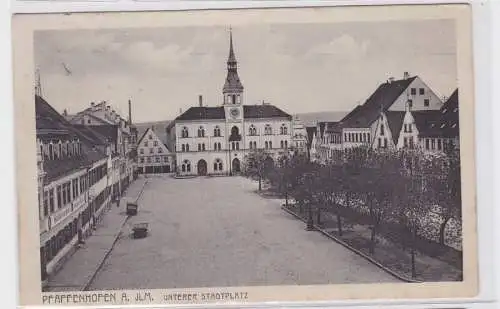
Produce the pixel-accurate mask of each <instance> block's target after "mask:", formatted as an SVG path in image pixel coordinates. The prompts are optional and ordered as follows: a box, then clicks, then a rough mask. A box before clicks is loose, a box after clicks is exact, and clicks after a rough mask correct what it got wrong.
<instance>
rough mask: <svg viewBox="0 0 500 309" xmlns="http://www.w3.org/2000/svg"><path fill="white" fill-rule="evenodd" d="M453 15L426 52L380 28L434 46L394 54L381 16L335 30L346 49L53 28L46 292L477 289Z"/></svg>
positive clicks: (246, 36) (205, 31) (285, 29)
mask: <svg viewBox="0 0 500 309" xmlns="http://www.w3.org/2000/svg"><path fill="white" fill-rule="evenodd" d="M434 23H435V25H438V26H440V27H442V29H443V31H442V33H436V34H435V35H436V37H437V38H436V40H438V39H439V40H440V42H442V43H441V45H438V46H436V44H434V40H428V39H427V38H426V37H424V36H419V37H418V38H417V39H416V40H418V42H411V40H409V38H408V35H406V34H404V33H403V34H402V32H401V31H402V30H401V29H407V30H406V31H408V33H413V32H412V31H414V32H415V34H419V33H420V32H419V31H420V30H419V29H418V28H415V27H413V24H412V23H401V24H400V25H399V26H401V27H400V28H398V27H392V26H390V25H385V24H381V25H376V26H373V25H372V26H373V27H378V28H377V29H379V30H384V31H392V32H393V33H394V36H395V37H398V38H399V39H398V40H395V42H392V41H391V44H395V45H394V46H399V47H400V48H406V47H407V46H409V45H411V44H415V46H413V45H411V46H409V47H407V48H409V51H408V52H407V53H401V54H397V53H394V54H391V55H389V56H387V58H384V57H386V53H387V50H386V43H387V42H386V43H383V42H382V41H383V40H384V39H382V38H376V37H377V36H376V35H375V34H374V32H373V31H374V30H371V29H370V27H367V26H366V25H357V26H356V27H352V29H354V30H352V31H351V30H349V29H350V28H348V27H347V26H345V25H340V26H329V27H330V28H328V29H330V30H331V33H336V35H333V37H335V38H334V40H331V41H329V43H328V40H329V39H330V35H329V34H328V33H329V32H328V31H326V30H321V29H323V28H321V26H318V25H310V26H307V27H301V28H300V30H298V29H299V28H297V27H296V26H282V27H276V28H273V27H270V28H269V29H271V30H269V29H268V28H266V27H254V28H252V26H238V27H233V26H232V25H228V26H227V27H215V28H210V27H205V28H204V27H198V28H196V27H193V28H189V27H186V28H179V29H177V30H176V31H178V32H175V31H170V32H169V31H165V30H164V29H154V30H148V29H135V30H126V31H125V30H106V31H101V32H99V31H95V32H94V31H90V30H88V31H87V30H80V32H78V33H79V34H78V35H75V34H74V33H72V32H71V31H69V32H57V31H54V32H50V31H48V32H45V33H39V34H37V36H36V37H35V42H36V44H35V46H40V47H39V49H36V50H37V52H38V53H37V57H38V58H37V57H35V59H36V60H38V61H37V65H36V68H35V81H34V89H35V95H34V104H35V111H36V145H37V163H38V202H39V204H38V211H39V230H40V247H39V249H40V252H39V253H40V276H41V277H40V278H41V285H42V289H43V290H44V291H48V292H60V291H101V290H127V289H159V288H184V289H185V288H195V287H238V286H280V285H286V286H289V285H322V284H347V283H366V284H368V283H396V282H397V283H422V282H442V281H462V280H463V266H462V263H463V258H462V250H463V244H462V200H461V192H462V191H461V161H460V158H461V156H460V149H461V148H460V125H459V105H460V104H461V102H460V101H459V92H460V89H459V88H458V85H457V84H456V83H455V81H456V78H455V76H454V74H455V67H454V65H453V64H454V61H455V60H454V57H455V50H454V46H453V44H452V43H450V42H449V41H453V40H447V39H446V35H445V34H444V33H445V32H446V31H448V30H446V29H453V27H452V26H453V24H452V23H447V22H446V21H435V22H434ZM422 25H424V24H422ZM425 25H426V26H425V27H430V26H427V24H425ZM308 27H309V28H308ZM423 27H424V26H423ZM320 30H321V31H320ZM330 30H329V31H330ZM297 31H299V32H300V31H303V32H300V33H303V35H304V37H307V38H308V40H311V42H310V43H311V47H310V48H308V49H306V48H305V47H304V45H301V44H300V42H299V41H297V38H296V36H295V33H296V32H297ZM350 31H351V32H350ZM75 33H76V32H75ZM176 33H177V34H176ZM307 33H309V34H311V35H310V36H308V35H306V34H307ZM377 33H378V32H377ZM450 33H452V31H451V30H450ZM312 34H315V35H312ZM93 35H95V36H96V37H97V38H99V39H96V40H95V41H92V40H93V39H91V36H93ZM262 36H269V37H268V38H267V39H266V40H264V39H262ZM278 38H279V39H278ZM80 39H81V40H85V39H88V42H92V43H89V44H87V41H85V44H81V42H79V41H78V40H80ZM212 39H213V40H212ZM72 40H74V42H73V43H72V44H74V45H71V44H69V43H67V42H72ZM148 40H149V41H148ZM189 40H191V41H189ZM252 40H255V42H260V43H259V44H261V45H262V46H265V48H260V49H255V43H253V42H252ZM259 40H260V41H259ZM263 40H264V41H263ZM314 40H316V41H314ZM378 40H379V41H380V42H379V41H378ZM173 41H175V42H176V44H177V45H175V46H176V47H172V46H173V45H174V43H172V42H173ZM325 42H327V43H325ZM313 43H314V44H316V45H315V46H312V45H314V44H313ZM65 44H66V45H65ZM78 44H81V45H78ZM162 44H166V45H165V46H163V45H162ZM168 44H170V45H168ZM273 44H276V46H275V45H273ZM280 44H281V45H280ZM387 44H389V43H387ZM425 44H428V45H429V46H428V48H429V49H430V48H431V46H432V48H434V49H435V50H433V51H429V54H427V52H428V51H427V50H426V49H425V48H424V49H418V50H417V47H416V45H425ZM77 45H78V46H80V48H76V47H75V46H77ZM278 45H279V46H278ZM61 46H63V47H61ZM162 46H163V47H162ZM285 46H286V47H288V48H289V50H286V49H285V48H284V47H285ZM332 46H333V47H332ZM412 46H413V47H412ZM426 46H427V45H426ZM64 48H66V49H64ZM395 49H397V48H395ZM410 49H411V51H410ZM54 50H57V53H59V52H60V53H61V54H64V53H66V54H64V55H65V56H62V55H60V56H54V53H53V51H54ZM61 50H62V51H61ZM283 50H285V51H283ZM368 50H371V52H373V53H378V55H379V57H381V58H380V59H384V61H387V63H385V65H386V66H391V68H392V69H391V71H390V72H391V73H392V74H389V73H387V72H388V71H387V69H386V68H385V67H384V66H383V65H381V64H380V61H377V60H376V59H375V60H374V59H373V58H372V57H373V56H368V55H371V54H369V53H368ZM126 51H129V52H130V53H129V54H127V52H126ZM146 51H149V55H150V56H151V57H150V58H148V56H144V57H142V56H141V54H142V53H145V54H148V53H147V52H146ZM341 51H343V52H341ZM417 51H420V52H422V53H423V54H422V55H421V56H418V57H417V56H415V57H416V58H415V59H416V60H415V63H417V64H418V65H416V64H415V65H413V66H412V65H410V64H407V63H406V62H408V61H409V60H408V59H413V58H412V57H413V56H412V55H413V53H417ZM155 52H156V53H155ZM279 52H281V53H282V54H278V53H279ZM57 53H56V54H57ZM72 55H73V56H72ZM113 55H115V56H116V57H113ZM117 55H121V56H120V57H118V56H117ZM168 55H170V57H172V58H175V57H177V58H175V59H177V60H178V62H175V61H171V62H169V61H168V60H169V59H164V58H163V57H167V56H168ZM240 55H241V58H240ZM259 55H260V56H259ZM122 56H123V57H122ZM54 57H55V58H57V57H60V59H59V58H58V60H54V59H55V58H54ZM259 57H260V58H259ZM397 57H400V58H397ZM426 57H429V58H428V59H429V60H427V58H426ZM437 58H439V59H437ZM75 59H78V60H80V59H84V60H85V61H87V62H88V67H87V66H82V65H81V63H80V62H79V61H75ZM240 59H242V60H240ZM332 59H333V60H332ZM443 59H444V60H443ZM57 61H60V62H59V63H56V62H57ZM82 61H83V60H82ZM148 61H151V63H149V62H148ZM154 61H158V63H161V64H162V65H161V66H157V65H155V64H154V63H152V62H154ZM259 61H262V62H259ZM257 63H262V64H259V65H257ZM321 63H325V66H326V64H328V66H327V67H328V68H329V69H326V68H323V65H321ZM363 63H365V64H366V66H372V68H373V69H372V71H373V72H371V73H370V74H369V73H368V70H366V72H365V71H364V69H362V68H363V67H364V65H363ZM392 63H394V64H392ZM252 64H253V65H252ZM318 64H320V65H318ZM333 64H335V67H336V68H341V67H342V65H344V67H343V70H345V71H346V72H349V73H346V74H348V75H349V76H350V78H351V79H352V81H347V82H346V81H344V80H343V78H342V77H341V76H340V75H341V73H340V72H337V71H336V69H335V70H334V69H332V65H333ZM437 64H440V66H438V65H437ZM127 66H128V67H127ZM274 66H275V67H274ZM300 66H303V72H305V73H304V74H313V75H314V76H315V75H321V76H325V78H326V76H333V75H335V76H336V77H332V79H335V80H336V81H337V82H336V83H334V82H332V83H331V84H328V83H327V84H323V83H324V82H325V81H324V78H319V77H318V80H317V83H318V85H316V80H307V78H304V77H302V76H300V74H291V72H292V71H293V69H294V68H298V67H300ZM105 67H107V69H106V68H105ZM273 67H274V68H278V67H281V68H282V69H283V70H284V69H285V68H292V71H286V72H280V70H278V69H272V68H273ZM352 67H358V68H360V70H352V69H350V68H352ZM408 67H410V69H408ZM90 68H92V69H93V70H95V71H94V73H93V74H95V79H94V77H93V76H92V75H91V73H80V72H79V70H81V71H82V72H83V71H85V70H87V69H88V70H90ZM124 69H127V70H130V72H135V74H137V75H134V74H132V73H128V72H129V71H125V72H124V71H121V70H124ZM339 70H340V69H339ZM198 72H200V73H199V74H200V75H202V76H203V78H200V77H197V73H198ZM263 72H267V73H265V74H264V73H263ZM422 72H423V73H422ZM421 73H422V74H421ZM113 74H118V75H117V76H121V77H123V78H121V77H120V78H118V77H117V78H110V76H113ZM141 74H144V75H141ZM155 74H158V75H157V80H153V79H151V80H148V82H145V81H143V80H144V79H148V78H153V77H155V76H156V75H155ZM266 74H277V75H275V77H272V78H276V77H278V76H280V78H281V79H282V80H277V79H274V80H273V81H274V82H275V84H274V85H269V82H270V81H271V79H272V78H271V79H267V78H266ZM278 74H279V75H278ZM150 75H151V76H150ZM290 75H293V76H290ZM89 76H91V78H89ZM140 76H142V78H141V77H140ZM436 76H437V77H436ZM191 78H192V82H190V81H191ZM357 78H359V81H360V83H361V84H363V85H364V86H363V87H364V88H363V89H362V90H358V89H355V88H356V85H357ZM47 79H49V80H51V81H52V82H46V80H47ZM101 79H102V80H106V81H107V82H105V83H104V84H103V83H102V82H100V81H101ZM158 80H161V82H158ZM167 80H168V81H169V82H168V83H167V82H166V81H167ZM55 81H60V82H61V83H62V84H64V83H68V87H74V88H71V89H74V91H75V94H74V95H73V94H72V93H70V92H65V91H62V90H61V89H60V87H59V86H58V87H55V86H54V83H56V82H55ZM247 81H248V82H247ZM287 81H288V82H287ZM163 82H165V84H162V83H163ZM85 83H87V84H85ZM113 83H123V85H122V87H121V88H120V89H121V90H116V89H115V88H114V87H115V86H113V85H114V84H113ZM156 83H159V84H156ZM343 83H344V84H343ZM308 84H310V85H311V86H310V87H312V88H311V89H309V88H308V87H309V86H307V85H308ZM83 85H88V87H89V89H93V90H92V91H90V90H89V91H90V92H91V93H90V94H88V93H87V92H89V91H87V90H85V89H83V90H82V89H80V88H81V87H83ZM106 85H107V86H106ZM124 85H128V86H124ZM347 85H349V86H347ZM331 87H333V88H334V89H335V90H333V92H331V91H330V89H329V88H331ZM349 87H351V88H349ZM352 87H354V88H352ZM125 88H131V89H133V90H130V93H126V92H127V91H128V90H129V89H127V91H124V90H123V89H125ZM163 88H167V89H168V90H164V89H163ZM343 88H349V89H351V90H350V91H346V90H343ZM438 88H439V90H436V89H438ZM97 89H99V90H97ZM214 89H215V90H214ZM76 91H78V95H76ZM99 91H101V93H99ZM259 91H261V92H262V93H265V95H262V96H259V95H256V93H258V92H259ZM342 91H344V92H342ZM104 93H106V95H104ZM113 93H120V94H119V95H117V96H116V97H113V95H114V94H113ZM123 93H126V94H123ZM131 93H132V94H131ZM334 93H339V94H340V95H339V96H341V95H343V96H344V97H342V98H343V99H337V98H334V99H332V98H331V96H332V95H333V94H334ZM342 93H344V94H342ZM99 96H100V97H101V99H99V100H95V99H94V98H96V97H99ZM107 96H110V97H111V98H112V99H108V97H107ZM268 97H269V98H270V99H268ZM281 97H283V99H282V98H281ZM309 97H311V98H312V97H314V98H315V99H312V100H311V102H307V101H304V100H308V98H309ZM353 98H357V99H356V100H354V99H353ZM73 100H74V102H73ZM77 101H78V102H79V103H76V102H77ZM70 102H73V103H70ZM148 102H149V103H148ZM151 102H154V105H152V104H153V103H151ZM346 102H347V103H346ZM459 102H460V104H459ZM147 104H149V105H147ZM321 104H323V105H321ZM309 105H310V106H309Z"/></svg>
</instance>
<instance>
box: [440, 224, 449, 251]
mask: <svg viewBox="0 0 500 309" xmlns="http://www.w3.org/2000/svg"><path fill="white" fill-rule="evenodd" d="M448 221H450V218H445V219H444V221H443V222H442V223H441V225H440V226H439V244H440V245H443V246H444V244H445V243H444V232H445V230H446V224H447V223H448Z"/></svg>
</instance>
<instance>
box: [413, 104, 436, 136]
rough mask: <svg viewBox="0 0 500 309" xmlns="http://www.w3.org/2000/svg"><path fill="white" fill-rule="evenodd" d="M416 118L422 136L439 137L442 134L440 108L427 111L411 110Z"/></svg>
mask: <svg viewBox="0 0 500 309" xmlns="http://www.w3.org/2000/svg"><path fill="white" fill-rule="evenodd" d="M411 113H412V115H413V118H414V119H415V125H416V126H417V129H418V133H419V136H422V137H437V136H441V135H442V130H441V129H440V122H441V118H442V116H441V111H439V110H426V111H413V112H411Z"/></svg>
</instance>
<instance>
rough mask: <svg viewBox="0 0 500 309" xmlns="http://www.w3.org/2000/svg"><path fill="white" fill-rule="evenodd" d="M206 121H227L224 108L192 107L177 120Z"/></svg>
mask: <svg viewBox="0 0 500 309" xmlns="http://www.w3.org/2000/svg"><path fill="white" fill-rule="evenodd" d="M204 119H221V120H222V119H226V116H225V114H224V107H221V106H219V107H208V106H203V107H200V106H195V107H190V108H189V109H188V110H187V111H185V112H184V113H182V115H180V116H178V117H177V118H175V120H204Z"/></svg>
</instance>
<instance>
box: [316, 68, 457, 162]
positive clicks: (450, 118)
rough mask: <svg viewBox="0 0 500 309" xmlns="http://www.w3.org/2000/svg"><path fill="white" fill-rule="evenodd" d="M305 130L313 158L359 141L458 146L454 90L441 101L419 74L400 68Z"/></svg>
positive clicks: (430, 148) (427, 148)
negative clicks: (344, 110) (356, 101)
mask: <svg viewBox="0 0 500 309" xmlns="http://www.w3.org/2000/svg"><path fill="white" fill-rule="evenodd" d="M308 129H309V130H308V133H309V138H310V150H309V151H310V156H311V160H315V161H319V162H326V161H329V160H332V159H335V156H336V155H338V154H339V153H340V152H339V151H337V150H344V149H348V148H352V147H359V146H366V147H369V148H372V149H391V150H396V149H403V148H407V149H417V148H418V149H420V150H422V151H424V152H433V153H438V152H441V153H445V152H447V151H448V150H451V149H459V147H460V143H459V140H460V138H459V113H458V89H457V90H455V91H454V92H453V93H452V94H451V95H450V97H449V98H447V99H444V100H441V99H440V98H439V97H438V96H437V95H436V94H435V93H434V92H433V91H432V89H431V88H430V87H428V86H427V84H425V83H424V82H423V81H422V79H421V78H420V77H418V76H409V74H408V73H406V72H405V73H404V75H403V78H402V79H400V80H394V79H392V78H391V79H389V80H388V81H387V82H385V83H383V84H381V85H379V87H378V88H377V89H376V90H375V92H374V93H373V94H372V95H371V96H370V97H369V98H368V99H367V100H366V101H365V103H364V104H362V105H358V106H356V107H355V108H354V109H353V110H352V111H351V112H349V113H348V114H347V115H346V116H345V117H344V118H342V119H341V120H340V121H331V122H318V123H317V126H316V127H314V128H308Z"/></svg>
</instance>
